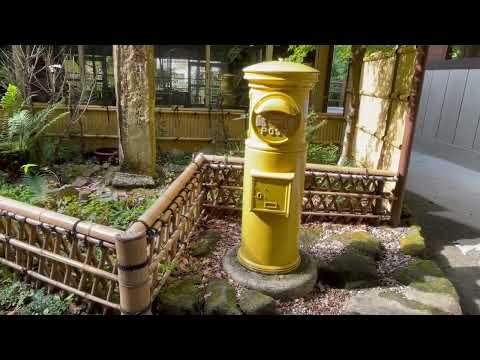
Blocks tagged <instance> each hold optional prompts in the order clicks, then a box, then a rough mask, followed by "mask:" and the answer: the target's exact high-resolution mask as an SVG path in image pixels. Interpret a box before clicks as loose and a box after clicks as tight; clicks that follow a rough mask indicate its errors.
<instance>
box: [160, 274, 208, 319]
mask: <svg viewBox="0 0 480 360" xmlns="http://www.w3.org/2000/svg"><path fill="white" fill-rule="evenodd" d="M198 285H199V281H198V279H194V278H188V279H183V280H179V281H177V282H175V283H174V284H172V285H170V286H169V287H167V288H166V289H164V290H163V291H161V292H160V294H159V295H158V297H157V306H156V308H157V311H158V312H159V313H161V314H168V315H199V314H200V309H201V302H202V299H201V294H200V289H199V286H198Z"/></svg>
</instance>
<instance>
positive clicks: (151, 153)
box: [113, 45, 156, 176]
mask: <svg viewBox="0 0 480 360" xmlns="http://www.w3.org/2000/svg"><path fill="white" fill-rule="evenodd" d="M154 60H155V59H154V49H153V45H114V46H113V64H114V77H115V92H116V97H117V119H118V131H119V134H118V135H119V142H118V143H119V158H120V164H121V165H122V168H123V169H124V170H126V171H129V172H132V173H135V174H143V175H150V176H153V175H155V162H156V137H155V125H156V124H155V122H156V120H155V61H154Z"/></svg>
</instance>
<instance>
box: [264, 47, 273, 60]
mask: <svg viewBox="0 0 480 360" xmlns="http://www.w3.org/2000/svg"><path fill="white" fill-rule="evenodd" d="M272 60H273V45H267V46H266V47H265V61H272Z"/></svg>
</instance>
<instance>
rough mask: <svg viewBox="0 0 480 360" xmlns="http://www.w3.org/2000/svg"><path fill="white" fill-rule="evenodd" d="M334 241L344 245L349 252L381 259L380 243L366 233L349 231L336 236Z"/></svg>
mask: <svg viewBox="0 0 480 360" xmlns="http://www.w3.org/2000/svg"><path fill="white" fill-rule="evenodd" d="M332 239H333V240H337V241H340V242H341V243H343V244H344V245H345V246H346V247H347V248H348V250H347V251H350V250H355V251H358V252H360V253H361V254H363V255H366V256H370V257H372V258H374V259H379V258H380V255H381V254H382V247H381V244H380V241H379V240H378V239H377V238H375V237H374V236H373V235H371V234H369V233H368V232H366V231H348V232H344V233H342V234H338V235H334V236H333V237H332Z"/></svg>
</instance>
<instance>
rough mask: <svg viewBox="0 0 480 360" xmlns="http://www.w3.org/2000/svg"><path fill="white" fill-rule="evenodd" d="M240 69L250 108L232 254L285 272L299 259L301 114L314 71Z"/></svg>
mask: <svg viewBox="0 0 480 360" xmlns="http://www.w3.org/2000/svg"><path fill="white" fill-rule="evenodd" d="M243 71H244V73H245V79H246V80H248V82H249V87H250V113H249V129H248V138H247V140H246V141H245V165H244V178H243V209H242V210H243V211H242V241H241V245H240V249H239V251H238V254H237V256H238V260H239V262H240V263H241V264H242V265H243V266H245V267H246V268H248V269H250V270H253V271H256V272H261V273H266V274H281V273H287V272H290V271H293V270H295V269H296V268H297V267H298V265H299V264H300V253H299V244H298V236H299V227H300V216H301V211H302V201H303V186H304V174H305V162H306V158H305V156H306V155H305V153H306V143H305V116H306V115H307V112H308V98H309V92H310V90H311V89H312V87H313V85H314V84H315V82H316V81H317V80H318V71H317V70H315V69H313V68H311V67H309V66H306V65H302V64H297V63H290V62H283V61H270V62H264V63H260V64H256V65H252V66H249V67H247V68H245V69H244V70H243Z"/></svg>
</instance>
